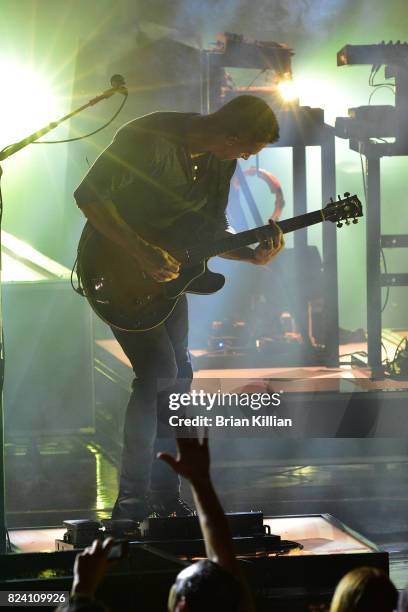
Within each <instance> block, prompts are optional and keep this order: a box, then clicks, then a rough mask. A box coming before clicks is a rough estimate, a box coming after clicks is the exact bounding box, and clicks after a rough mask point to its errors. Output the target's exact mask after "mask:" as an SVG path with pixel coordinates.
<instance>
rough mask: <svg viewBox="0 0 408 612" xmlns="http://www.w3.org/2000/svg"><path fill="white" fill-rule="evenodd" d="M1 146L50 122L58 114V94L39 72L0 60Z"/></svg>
mask: <svg viewBox="0 0 408 612" xmlns="http://www.w3.org/2000/svg"><path fill="white" fill-rule="evenodd" d="M0 74H1V78H2V84H3V87H2V93H1V99H0V111H1V112H0V147H1V148H2V147H4V146H5V145H8V144H11V143H13V142H16V141H18V140H20V139H21V138H24V137H25V136H27V135H28V134H30V133H32V132H35V131H36V130H38V129H39V128H41V127H43V126H44V125H46V124H47V123H50V122H51V121H52V120H53V119H55V118H56V116H57V114H58V109H57V104H56V100H55V97H54V95H53V93H52V91H51V87H50V86H49V84H48V83H47V80H46V78H45V77H44V76H42V75H41V73H40V72H36V71H34V70H32V69H31V68H29V67H25V66H22V65H21V64H19V63H17V62H14V61H11V60H9V61H7V60H1V61H0Z"/></svg>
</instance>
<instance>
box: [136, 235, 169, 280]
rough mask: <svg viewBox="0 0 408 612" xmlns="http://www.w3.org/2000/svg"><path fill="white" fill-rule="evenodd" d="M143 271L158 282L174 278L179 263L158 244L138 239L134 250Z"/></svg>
mask: <svg viewBox="0 0 408 612" xmlns="http://www.w3.org/2000/svg"><path fill="white" fill-rule="evenodd" d="M135 257H136V259H137V260H138V262H139V264H140V266H141V267H142V269H143V271H144V272H146V274H148V275H149V276H151V277H152V278H153V279H154V280H155V281H157V282H159V283H163V282H168V281H171V280H174V279H175V278H177V277H178V275H179V270H180V263H179V262H178V261H177V259H175V258H174V257H173V256H172V255H170V253H168V252H167V251H165V250H164V249H161V248H160V247H158V246H155V245H153V244H149V243H148V242H146V241H144V240H140V242H139V243H138V245H137V248H136V251H135Z"/></svg>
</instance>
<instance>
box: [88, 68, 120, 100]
mask: <svg viewBox="0 0 408 612" xmlns="http://www.w3.org/2000/svg"><path fill="white" fill-rule="evenodd" d="M110 83H111V85H112V87H111V88H110V89H107V90H106V91H104V92H103V93H102V94H101V95H100V96H96V98H92V100H89V102H88V104H89V105H90V106H93V105H94V104H97V103H98V102H100V101H101V100H106V99H107V98H110V97H111V96H114V95H115V94H117V93H121V94H122V95H124V96H127V95H128V90H127V88H126V85H125V78H124V77H123V76H122V75H121V74H114V75H113V76H112V77H111V80H110Z"/></svg>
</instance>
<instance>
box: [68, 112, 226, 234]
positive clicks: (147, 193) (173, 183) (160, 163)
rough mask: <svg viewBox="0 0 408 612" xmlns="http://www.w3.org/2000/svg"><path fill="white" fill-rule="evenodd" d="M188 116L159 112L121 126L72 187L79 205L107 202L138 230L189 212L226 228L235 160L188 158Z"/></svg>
mask: <svg viewBox="0 0 408 612" xmlns="http://www.w3.org/2000/svg"><path fill="white" fill-rule="evenodd" d="M192 115H193V113H177V112H157V113H151V114H150V115H145V116H143V117H140V118H139V119H135V120H134V121H130V122H129V123H127V124H125V125H124V126H123V127H122V128H120V130H119V131H118V132H117V134H116V136H115V137H114V139H113V142H112V143H111V144H110V145H109V146H108V147H107V148H106V149H105V151H104V152H103V153H102V154H101V155H100V156H99V157H98V159H97V160H96V161H95V163H94V164H93V166H92V167H91V168H90V170H89V172H88V173H87V175H86V176H85V178H84V179H83V181H82V183H81V184H80V185H79V187H78V188H77V189H76V191H75V193H74V197H75V199H76V202H77V204H78V206H79V207H80V208H81V207H82V206H84V205H85V204H87V203H91V202H95V201H98V200H101V199H106V198H109V199H111V200H112V201H113V202H114V203H115V204H116V206H117V207H118V210H119V212H120V214H121V216H122V217H123V218H124V219H125V220H126V221H127V222H128V223H129V224H130V225H131V226H132V227H134V228H135V229H136V230H138V229H139V230H140V228H143V224H145V223H146V224H149V225H151V226H152V227H153V228H156V229H159V230H165V228H168V227H171V226H173V225H174V224H177V222H178V220H180V219H181V218H182V217H183V216H184V215H185V214H186V213H188V212H191V211H195V212H198V213H199V214H200V216H201V215H202V217H203V218H208V219H209V220H212V221H215V222H216V223H217V225H218V226H219V227H220V229H224V228H226V226H227V222H226V217H225V209H226V207H227V203H228V193H229V185H230V179H231V177H232V175H233V173H234V171H235V167H236V161H235V160H233V161H229V160H228V161H221V160H219V159H217V158H216V157H215V156H213V155H211V154H207V155H205V156H201V157H198V158H193V159H191V158H190V156H189V155H188V151H187V148H186V145H185V130H186V122H187V120H188V119H189V118H190V117H191V116H192ZM194 166H198V168H197V170H194Z"/></svg>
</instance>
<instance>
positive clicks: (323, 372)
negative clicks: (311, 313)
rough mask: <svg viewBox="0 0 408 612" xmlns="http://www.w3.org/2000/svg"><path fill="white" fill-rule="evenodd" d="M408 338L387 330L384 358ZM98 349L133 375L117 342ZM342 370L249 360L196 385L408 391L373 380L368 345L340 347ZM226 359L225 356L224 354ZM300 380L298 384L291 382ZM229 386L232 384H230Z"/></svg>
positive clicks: (406, 383) (200, 373)
mask: <svg viewBox="0 0 408 612" xmlns="http://www.w3.org/2000/svg"><path fill="white" fill-rule="evenodd" d="M404 337H408V332H407V331H400V330H399V331H398V332H392V331H387V333H386V334H385V335H384V336H383V340H382V344H383V346H382V358H383V360H386V359H387V360H389V361H392V359H393V358H394V355H395V352H396V349H397V346H398V344H399V342H400V341H401V340H402V339H403V338H404ZM96 344H97V346H98V347H99V348H100V349H102V351H103V353H105V355H107V356H108V355H109V357H110V358H113V359H114V360H116V361H117V362H118V363H120V364H121V365H122V366H126V368H128V369H129V373H131V371H132V370H131V364H130V362H129V360H128V359H127V357H126V355H125V354H124V352H123V351H122V349H121V347H120V346H119V344H118V343H117V342H116V340H114V339H112V340H111V339H107V340H106V339H105V340H97V341H96ZM190 352H191V353H192V355H193V357H202V356H205V355H206V354H208V352H207V351H205V350H199V349H193V350H191V351H190ZM339 354H340V363H341V365H340V367H338V368H330V367H325V366H321V365H318V366H301V367H251V365H250V362H251V359H250V357H248V362H249V363H248V367H234V368H230V367H218V368H205V369H195V372H194V380H195V381H196V382H195V383H193V385H195V386H196V388H198V387H200V384H201V383H202V381H203V380H206V381H209V380H211V379H213V380H214V379H216V380H223V381H226V380H227V379H240V381H241V382H242V383H243V382H244V381H246V380H248V379H250V380H254V379H257V380H261V379H268V380H271V379H279V380H282V379H287V381H288V383H287V386H286V389H284V390H288V391H293V392H296V391H299V392H309V391H339V390H343V389H344V387H341V385H342V384H344V383H341V382H339V381H349V382H350V384H351V386H350V388H349V389H348V390H349V391H382V390H386V391H387V390H397V389H398V390H408V380H402V379H400V380H395V379H391V378H389V377H386V378H384V379H381V380H373V379H372V377H371V370H370V368H368V367H367V366H365V365H364V362H366V360H367V358H366V355H367V343H366V342H353V343H348V344H342V345H340V351H339ZM352 355H354V356H358V357H359V365H358V366H357V365H352V363H351V356H352ZM220 356H222V353H220ZM294 380H296V383H294V382H290V381H294ZM227 386H229V385H227Z"/></svg>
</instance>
